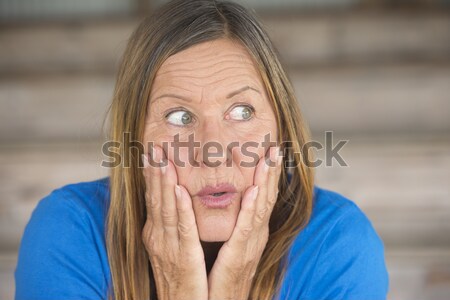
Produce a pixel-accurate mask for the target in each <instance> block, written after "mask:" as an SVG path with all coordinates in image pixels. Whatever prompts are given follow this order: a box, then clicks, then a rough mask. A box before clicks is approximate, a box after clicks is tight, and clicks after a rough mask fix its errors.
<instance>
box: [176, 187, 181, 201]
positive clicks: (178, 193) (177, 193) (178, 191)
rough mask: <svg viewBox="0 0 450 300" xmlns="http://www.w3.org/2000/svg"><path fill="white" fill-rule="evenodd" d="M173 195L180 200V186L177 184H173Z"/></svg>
mask: <svg viewBox="0 0 450 300" xmlns="http://www.w3.org/2000/svg"><path fill="white" fill-rule="evenodd" d="M175 195H176V196H177V199H178V200H181V188H180V186H179V185H178V184H176V185H175Z"/></svg>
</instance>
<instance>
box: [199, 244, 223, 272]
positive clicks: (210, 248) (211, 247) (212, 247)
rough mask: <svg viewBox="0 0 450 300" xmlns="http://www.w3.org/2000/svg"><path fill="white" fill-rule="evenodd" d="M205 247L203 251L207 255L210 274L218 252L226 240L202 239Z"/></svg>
mask: <svg viewBox="0 0 450 300" xmlns="http://www.w3.org/2000/svg"><path fill="white" fill-rule="evenodd" d="M200 242H201V244H202V247H203V253H204V255H205V263H206V272H207V274H209V272H210V271H211V269H212V267H213V265H214V262H215V261H216V258H217V254H218V253H219V250H220V248H221V247H222V245H223V243H224V242H203V241H200Z"/></svg>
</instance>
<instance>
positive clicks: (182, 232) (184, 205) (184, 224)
mask: <svg viewBox="0 0 450 300" xmlns="http://www.w3.org/2000/svg"><path fill="white" fill-rule="evenodd" d="M175 195H176V198H177V201H176V206H177V211H178V234H179V241H180V247H182V248H184V249H192V248H193V247H194V246H197V245H198V244H199V243H200V238H199V235H198V229H197V223H196V220H195V214H194V210H193V207H192V199H191V196H190V195H189V193H188V191H187V190H186V189H185V188H184V187H183V186H180V185H176V186H175Z"/></svg>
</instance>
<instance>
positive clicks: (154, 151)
mask: <svg viewBox="0 0 450 300" xmlns="http://www.w3.org/2000/svg"><path fill="white" fill-rule="evenodd" d="M150 153H151V155H152V160H153V161H154V162H156V150H155V146H153V145H152V146H151V147H150Z"/></svg>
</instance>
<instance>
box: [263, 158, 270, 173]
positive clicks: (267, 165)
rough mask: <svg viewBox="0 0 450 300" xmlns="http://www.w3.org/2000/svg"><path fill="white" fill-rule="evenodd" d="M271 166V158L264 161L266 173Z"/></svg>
mask: <svg viewBox="0 0 450 300" xmlns="http://www.w3.org/2000/svg"><path fill="white" fill-rule="evenodd" d="M269 165H270V156H269V157H268V158H266V159H264V172H265V173H267V172H269Z"/></svg>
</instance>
